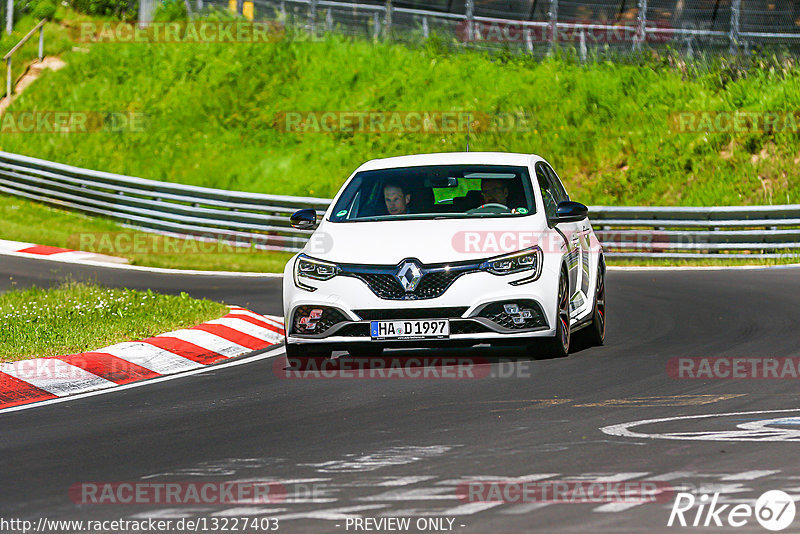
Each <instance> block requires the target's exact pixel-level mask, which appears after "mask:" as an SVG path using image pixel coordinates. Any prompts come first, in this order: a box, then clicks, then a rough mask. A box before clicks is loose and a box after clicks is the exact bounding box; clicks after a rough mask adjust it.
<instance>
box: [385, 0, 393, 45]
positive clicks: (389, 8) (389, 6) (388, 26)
mask: <svg viewBox="0 0 800 534" xmlns="http://www.w3.org/2000/svg"><path fill="white" fill-rule="evenodd" d="M383 25H384V26H385V28H384V34H383V35H384V37H386V38H389V37H391V32H392V0H386V18H385V19H384V21H383Z"/></svg>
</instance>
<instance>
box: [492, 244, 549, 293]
mask: <svg viewBox="0 0 800 534" xmlns="http://www.w3.org/2000/svg"><path fill="white" fill-rule="evenodd" d="M543 256H544V255H543V253H542V249H541V248H539V247H531V248H526V249H525V250H521V251H519V252H513V253H511V254H506V255H504V256H498V257H496V258H491V259H488V260H486V261H484V262H483V263H481V270H484V271H487V272H489V273H492V274H496V275H498V276H505V275H507V274H516V273H521V272H525V271H533V272H532V273H531V275H530V276H527V277H525V278H521V279H519V280H514V281H513V282H510V284H512V285H515V286H516V285H519V284H526V283H528V282H533V281H534V280H536V279H538V278H539V275H540V274H542V259H543Z"/></svg>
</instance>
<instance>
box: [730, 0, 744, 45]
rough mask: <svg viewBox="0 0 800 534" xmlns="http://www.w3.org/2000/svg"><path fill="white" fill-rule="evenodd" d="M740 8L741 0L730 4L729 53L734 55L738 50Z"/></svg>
mask: <svg viewBox="0 0 800 534" xmlns="http://www.w3.org/2000/svg"><path fill="white" fill-rule="evenodd" d="M741 8H742V0H733V1H732V2H731V29H730V34H729V37H730V41H731V44H730V53H731V54H735V53H736V52H737V50H738V48H739V11H740V10H741Z"/></svg>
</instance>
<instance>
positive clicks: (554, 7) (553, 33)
mask: <svg viewBox="0 0 800 534" xmlns="http://www.w3.org/2000/svg"><path fill="white" fill-rule="evenodd" d="M548 15H549V17H550V51H551V52H552V51H553V47H554V46H555V44H556V41H557V40H558V0H550V11H549V12H548Z"/></svg>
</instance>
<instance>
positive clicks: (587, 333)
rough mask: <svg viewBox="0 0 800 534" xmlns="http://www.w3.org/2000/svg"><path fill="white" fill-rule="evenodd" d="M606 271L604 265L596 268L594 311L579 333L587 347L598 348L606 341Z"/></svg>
mask: <svg viewBox="0 0 800 534" xmlns="http://www.w3.org/2000/svg"><path fill="white" fill-rule="evenodd" d="M605 275H606V270H605V264H604V263H602V262H601V264H600V265H599V266H598V268H597V284H596V288H595V292H594V309H593V311H592V322H591V323H589V324H588V325H587V326H586V328H584V329H583V330H582V331H581V332H580V335H581V340H582V341H584V342H585V343H586V344H587V345H588V346H590V347H593V346H600V345H602V344H603V343H604V342H605V339H606V281H605V278H606V276H605Z"/></svg>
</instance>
